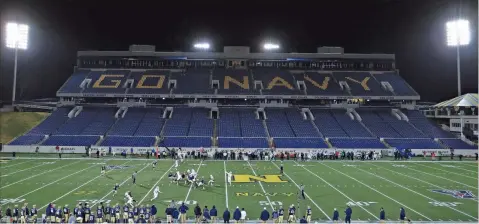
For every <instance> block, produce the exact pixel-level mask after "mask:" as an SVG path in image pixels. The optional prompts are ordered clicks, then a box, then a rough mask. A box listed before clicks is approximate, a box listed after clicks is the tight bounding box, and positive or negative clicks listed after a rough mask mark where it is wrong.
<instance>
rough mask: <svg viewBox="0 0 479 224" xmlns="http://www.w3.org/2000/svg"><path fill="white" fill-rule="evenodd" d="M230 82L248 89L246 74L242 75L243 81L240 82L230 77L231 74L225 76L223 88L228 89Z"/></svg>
mask: <svg viewBox="0 0 479 224" xmlns="http://www.w3.org/2000/svg"><path fill="white" fill-rule="evenodd" d="M230 82H232V83H234V84H236V85H237V86H239V87H241V88H242V89H249V78H248V76H243V82H242V83H241V82H240V81H238V80H236V79H234V78H232V77H231V76H225V80H224V83H223V87H224V89H229V88H230Z"/></svg>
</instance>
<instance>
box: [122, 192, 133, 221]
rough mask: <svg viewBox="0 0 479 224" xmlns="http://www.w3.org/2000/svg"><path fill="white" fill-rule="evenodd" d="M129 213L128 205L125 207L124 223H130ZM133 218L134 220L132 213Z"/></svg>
mask: <svg viewBox="0 0 479 224" xmlns="http://www.w3.org/2000/svg"><path fill="white" fill-rule="evenodd" d="M127 193H128V192H127ZM129 213H130V208H129V207H128V205H123V223H126V222H128V215H129ZM132 218H133V213H132Z"/></svg>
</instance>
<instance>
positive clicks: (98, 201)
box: [91, 164, 150, 208]
mask: <svg viewBox="0 0 479 224" xmlns="http://www.w3.org/2000/svg"><path fill="white" fill-rule="evenodd" d="M149 165H150V164H146V165H145V167H143V168H141V169H140V171H138V173H141V171H143V170H144V169H146V167H148V166H149ZM130 179H131V176H129V177H128V178H126V180H124V181H123V182H121V184H120V187H121V186H122V185H123V184H125V183H126V182H127V181H128V180H130ZM112 192H113V190H111V191H109V192H108V194H106V195H105V196H103V197H102V198H101V199H100V200H97V201H96V202H95V203H93V204H92V205H91V208H93V206H95V205H96V204H98V203H100V202H101V201H102V200H103V199H105V198H106V197H108V195H110V194H111V193H112ZM148 193H149V192H148ZM140 203H141V202H140ZM140 203H138V205H139V204H140Z"/></svg>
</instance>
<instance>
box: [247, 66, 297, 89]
mask: <svg viewBox="0 0 479 224" xmlns="http://www.w3.org/2000/svg"><path fill="white" fill-rule="evenodd" d="M253 77H254V79H255V80H260V81H261V82H262V83H263V90H262V93H263V95H288V94H290V95H303V93H301V92H300V91H299V90H298V89H297V88H296V82H295V80H294V78H293V75H292V74H291V73H290V72H289V71H287V70H281V69H273V68H255V69H254V70H253Z"/></svg>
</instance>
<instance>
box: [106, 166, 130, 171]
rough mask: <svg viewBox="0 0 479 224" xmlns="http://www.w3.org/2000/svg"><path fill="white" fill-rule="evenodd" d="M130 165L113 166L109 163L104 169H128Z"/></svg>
mask: <svg viewBox="0 0 479 224" xmlns="http://www.w3.org/2000/svg"><path fill="white" fill-rule="evenodd" d="M130 167H131V166H114V165H110V166H106V169H107V170H122V169H128V168H130Z"/></svg>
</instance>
